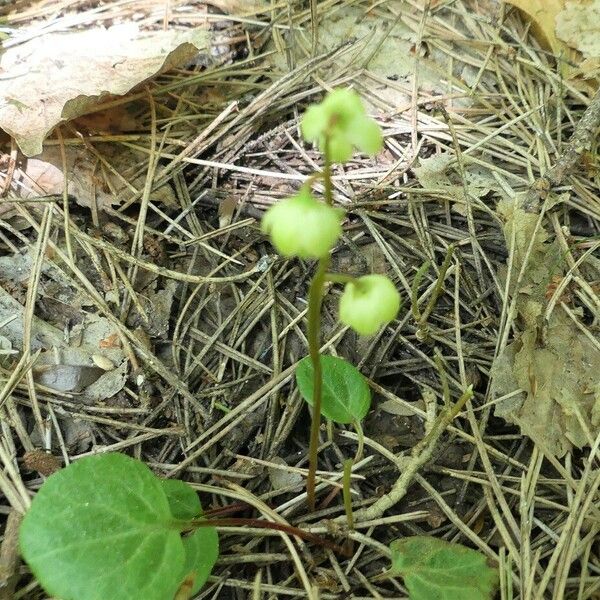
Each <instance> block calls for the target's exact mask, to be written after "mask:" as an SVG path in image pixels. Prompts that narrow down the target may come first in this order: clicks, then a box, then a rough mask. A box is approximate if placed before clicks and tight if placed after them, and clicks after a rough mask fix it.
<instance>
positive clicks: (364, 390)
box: [296, 356, 371, 424]
mask: <svg viewBox="0 0 600 600" xmlns="http://www.w3.org/2000/svg"><path fill="white" fill-rule="evenodd" d="M321 367H322V370H323V398H322V401H321V414H322V415H323V416H324V417H327V418H328V419H331V420H332V421H335V422H336V423H342V424H347V423H354V422H356V421H362V419H363V418H364V417H365V415H366V414H367V412H368V411H369V407H370V406H371V390H370V389H369V386H368V385H367V382H366V381H365V378H364V377H363V376H362V375H361V373H360V371H359V370H358V369H357V368H356V367H355V366H354V365H351V364H350V363H349V362H347V361H345V360H344V359H342V358H338V357H336V356H321ZM313 373H314V370H313V365H312V361H311V360H310V357H308V356H307V357H306V358H303V359H302V360H301V361H300V362H299V363H298V366H297V367H296V382H297V383H298V389H299V390H300V394H302V397H303V398H304V399H305V400H306V401H307V402H308V403H309V404H310V405H311V406H312V403H313Z"/></svg>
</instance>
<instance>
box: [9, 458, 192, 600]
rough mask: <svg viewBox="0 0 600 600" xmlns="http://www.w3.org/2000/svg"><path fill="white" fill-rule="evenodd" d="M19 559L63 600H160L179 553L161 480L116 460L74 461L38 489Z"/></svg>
mask: <svg viewBox="0 0 600 600" xmlns="http://www.w3.org/2000/svg"><path fill="white" fill-rule="evenodd" d="M20 546H21V553H22V555H23V558H24V559H25V560H26V562H27V563H28V564H29V566H30V567H31V570H32V571H33V573H34V575H35V576H36V577H37V578H38V580H39V581H40V583H41V584H42V586H43V587H44V589H45V590H46V591H47V592H48V593H49V594H50V595H52V596H56V597H59V598H61V600H106V598H111V600H130V599H131V598H144V599H145V600H166V599H170V598H172V597H173V596H174V594H175V592H176V591H177V588H178V587H179V584H180V583H181V573H182V570H183V564H184V561H185V552H184V547H183V542H182V539H181V536H180V533H179V529H178V528H177V527H176V526H175V523H174V522H173V517H172V516H171V510H170V508H169V503H168V501H167V497H166V495H165V492H164V489H163V486H162V485H161V482H160V480H159V479H158V478H157V477H155V475H154V474H153V473H152V471H150V469H149V468H148V467H147V466H146V465H144V464H143V463H141V462H139V461H137V460H134V459H132V458H128V457H127V456H125V455H122V454H101V455H98V456H91V457H87V458H83V459H81V460H78V461H76V462H75V463H73V464H72V465H70V466H69V467H67V468H66V469H63V470H61V471H58V472H57V473H55V474H54V475H51V476H50V477H49V478H48V480H47V481H46V482H45V483H44V485H43V486H42V487H41V489H40V490H39V492H38V493H37V495H36V496H35V498H34V499H33V502H32V504H31V507H30V509H29V510H28V512H27V514H26V515H25V517H24V519H23V523H22V524H21V530H20Z"/></svg>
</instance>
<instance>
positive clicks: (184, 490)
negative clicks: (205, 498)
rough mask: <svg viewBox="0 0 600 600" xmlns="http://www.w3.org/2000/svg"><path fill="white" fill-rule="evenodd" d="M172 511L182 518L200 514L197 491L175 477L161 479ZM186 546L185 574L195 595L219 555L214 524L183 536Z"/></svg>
mask: <svg viewBox="0 0 600 600" xmlns="http://www.w3.org/2000/svg"><path fill="white" fill-rule="evenodd" d="M161 483H162V486H163V489H164V491H165V494H166V495H167V500H168V502H169V507H170V509H171V514H172V515H173V517H174V518H176V519H180V520H182V521H190V520H192V519H197V518H198V517H200V516H201V515H202V506H201V505H200V499H199V498H198V494H196V492H194V490H193V489H192V488H191V487H190V486H189V485H188V484H187V483H185V482H183V481H178V480H177V479H162V480H161ZM182 541H183V547H184V549H185V563H184V567H183V574H184V577H190V576H191V577H192V579H193V581H194V584H193V586H192V588H191V589H190V593H191V594H195V593H196V592H197V591H198V590H200V588H201V587H202V586H203V585H204V583H205V582H206V580H207V579H208V576H209V575H210V573H211V571H212V568H213V567H214V565H215V563H216V562H217V558H218V557H219V536H218V535H217V530H216V529H215V528H214V527H200V528H198V529H196V530H195V531H193V532H191V533H190V534H188V535H186V536H184V537H183V538H182Z"/></svg>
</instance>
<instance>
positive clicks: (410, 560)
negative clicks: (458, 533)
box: [390, 536, 498, 600]
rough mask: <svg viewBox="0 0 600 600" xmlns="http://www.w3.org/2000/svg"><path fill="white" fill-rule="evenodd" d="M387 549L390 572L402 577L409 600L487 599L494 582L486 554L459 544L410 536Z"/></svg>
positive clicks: (492, 591) (493, 587)
mask: <svg viewBox="0 0 600 600" xmlns="http://www.w3.org/2000/svg"><path fill="white" fill-rule="evenodd" d="M390 550H391V551H392V573H393V574H394V575H401V576H402V577H403V579H404V583H405V584H406V587H407V588H408V592H409V594H410V599H411V600H434V599H435V600H489V599H490V598H492V595H493V593H494V590H495V589H496V586H497V584H498V571H497V569H494V568H492V567H490V566H488V564H487V560H486V557H485V556H484V555H483V554H481V553H479V552H477V551H475V550H471V549H470V548H467V547H465V546H462V545H461V544H452V543H450V542H446V541H444V540H440V539H437V538H434V537H429V536H414V537H408V538H404V539H401V540H396V541H395V542H392V543H391V545H390Z"/></svg>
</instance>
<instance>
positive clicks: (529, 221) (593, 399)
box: [492, 196, 600, 456]
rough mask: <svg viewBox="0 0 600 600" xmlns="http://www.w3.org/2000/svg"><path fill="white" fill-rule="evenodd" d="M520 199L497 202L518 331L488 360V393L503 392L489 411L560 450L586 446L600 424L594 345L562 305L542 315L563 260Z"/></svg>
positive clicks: (599, 364)
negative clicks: (509, 256)
mask: <svg viewBox="0 0 600 600" xmlns="http://www.w3.org/2000/svg"><path fill="white" fill-rule="evenodd" d="M521 198H522V197H521V196H517V197H516V198H515V199H514V201H512V202H510V201H504V202H501V203H500V204H499V206H498V212H499V214H500V215H501V216H502V217H503V218H504V219H505V222H506V225H505V227H504V234H505V238H506V243H507V246H508V248H509V249H510V248H511V247H512V248H513V256H512V258H513V271H512V273H511V282H512V286H511V288H510V295H511V297H514V296H515V294H516V295H517V298H516V310H517V316H518V318H517V320H516V323H517V325H518V326H519V327H520V331H519V332H518V333H517V334H516V335H515V340H514V342H513V343H512V344H510V345H509V346H507V347H506V348H505V350H504V352H503V353H502V354H500V355H499V356H498V358H497V359H496V360H495V361H494V365H493V368H492V389H493V394H494V396H495V397H496V398H502V397H503V396H509V397H508V398H506V399H501V400H499V401H498V402H497V404H496V408H495V413H496V415H498V416H501V417H503V418H505V419H506V420H508V421H511V422H513V423H515V424H518V425H519V426H520V428H521V430H522V432H523V433H524V434H525V435H527V436H529V437H531V438H532V439H533V440H534V441H535V442H536V443H538V444H539V445H541V446H542V447H544V448H546V449H547V450H548V451H549V452H551V453H553V454H555V455H557V456H563V455H564V454H565V453H566V452H567V451H568V450H569V449H570V448H571V447H572V446H575V447H578V448H581V447H583V446H586V445H589V444H591V443H592V440H593V438H594V437H595V432H597V429H598V426H599V425H600V386H599V385H598V383H597V382H598V373H599V372H600V351H599V350H598V347H597V345H595V344H594V343H593V342H592V340H590V339H589V338H588V337H587V336H586V335H585V334H584V333H582V332H581V330H580V329H579V328H578V327H577V325H576V324H575V323H574V322H573V320H572V318H571V316H569V315H568V314H567V313H566V312H565V311H564V309H563V308H562V307H561V305H560V304H557V305H556V306H555V307H554V310H553V311H552V313H551V314H550V317H549V319H548V320H547V322H546V321H545V319H544V314H545V311H546V307H547V303H548V298H547V295H546V291H547V287H548V285H549V284H550V283H551V282H552V280H553V278H554V277H556V276H560V275H562V273H563V270H564V268H565V265H564V263H563V260H562V257H561V253H560V249H559V248H558V245H557V244H554V243H552V242H549V241H548V234H547V232H546V231H545V230H544V228H543V227H542V226H541V224H539V223H538V219H539V217H538V215H536V214H532V213H527V212H525V211H524V210H523V209H522V208H521V205H520V201H521ZM528 253H529V255H528ZM521 271H522V273H523V276H522V279H521V282H520V285H519V287H518V289H517V288H516V286H515V282H516V281H517V278H518V276H519V273H520V272H521Z"/></svg>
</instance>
